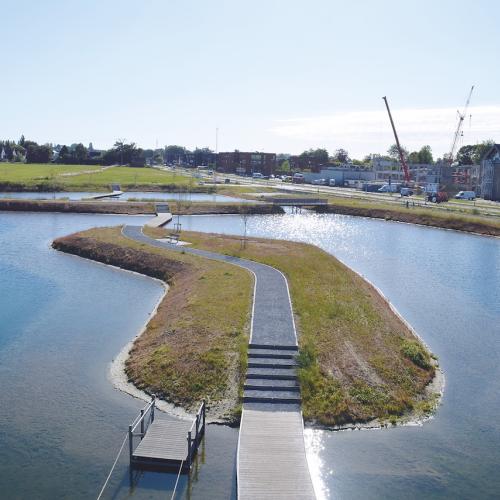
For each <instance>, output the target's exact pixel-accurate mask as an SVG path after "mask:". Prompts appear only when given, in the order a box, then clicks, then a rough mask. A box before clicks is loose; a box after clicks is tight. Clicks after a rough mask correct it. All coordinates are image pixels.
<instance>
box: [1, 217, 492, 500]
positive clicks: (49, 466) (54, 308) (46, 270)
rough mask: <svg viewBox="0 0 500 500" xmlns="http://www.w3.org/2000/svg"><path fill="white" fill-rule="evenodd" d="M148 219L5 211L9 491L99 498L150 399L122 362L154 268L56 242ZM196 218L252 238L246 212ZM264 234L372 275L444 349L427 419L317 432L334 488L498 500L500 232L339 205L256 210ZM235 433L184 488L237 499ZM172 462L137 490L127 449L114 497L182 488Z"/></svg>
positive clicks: (323, 472)
mask: <svg viewBox="0 0 500 500" xmlns="http://www.w3.org/2000/svg"><path fill="white" fill-rule="evenodd" d="M146 219H147V218H144V217H125V216H98V215H80V214H20V213H19V214H16V213H0V287H1V288H0V289H1V290H2V301H1V306H0V325H1V326H0V328H1V330H0V381H1V384H2V390H1V391H0V408H1V409H2V411H1V412H0V449H1V450H2V451H1V453H0V497H2V498H8V499H11V498H37V499H38V498H40V499H53V498H71V499H73V498H76V499H79V498H95V497H96V494H97V492H98V490H99V488H100V486H101V484H102V481H103V480H104V478H105V476H106V474H107V472H108V470H109V467H110V466H111V464H112V462H113V460H114V457H115V454H116V451H117V449H118V447H119V445H120V444H121V440H122V439H123V436H124V431H125V429H126V428H127V425H128V424H129V423H130V421H131V420H132V419H133V418H134V417H135V415H136V412H137V410H138V409H139V408H140V407H141V406H142V405H143V403H142V402H139V401H137V400H134V399H133V398H131V397H130V396H128V395H126V394H122V393H120V392H118V391H116V390H114V389H113V387H112V386H111V384H110V383H109V382H108V380H107V372H108V366H109V362H110V360H111V359H112V358H113V357H114V356H115V355H116V354H117V353H118V352H119V351H120V349H121V348H122V347H123V345H124V344H125V343H126V342H128V341H129V340H130V339H131V338H133V337H134V336H135V334H136V333H137V331H138V330H139V329H140V327H141V326H142V324H143V323H144V322H145V320H146V319H147V316H148V312H149V311H150V310H151V309H152V307H153V306H154V304H155V303H156V301H157V299H158V297H159V296H160V294H161V287H160V286H159V285H158V284H157V282H154V281H152V280H150V279H148V278H145V277H141V276H138V275H134V274H131V273H124V272H122V271H120V270H115V269H112V268H108V267H105V266H102V265H98V264H95V263H92V262H89V261H85V260H82V259H78V258H76V257H73V256H69V255H65V254H62V253H59V252H56V251H53V250H51V249H50V242H51V241H52V240H53V239H54V238H55V237H57V236H60V235H64V234H68V233H71V232H74V231H76V230H81V229H85V228H88V227H94V226H110V225H117V224H121V223H124V222H128V223H141V222H142V221H144V220H146ZM181 223H182V227H183V229H193V230H200V231H215V232H225V233H231V234H241V232H242V229H243V223H242V220H241V218H240V217H239V216H198V217H182V218H181ZM248 232H249V234H252V235H259V236H268V237H274V238H284V239H295V240H302V241H307V242H312V243H315V244H317V245H319V246H321V247H322V248H324V249H325V250H327V251H329V252H332V253H334V254H335V255H337V256H338V257H339V258H341V259H342V260H343V261H344V262H346V263H347V264H348V265H349V266H351V267H353V268H354V269H356V270H357V271H359V272H361V273H363V274H364V275H365V276H367V277H368V278H369V279H370V280H371V281H373V282H374V283H375V284H376V285H377V286H379V287H380V288H381V289H382V290H383V292H384V293H385V294H386V295H387V296H388V297H389V298H390V300H391V302H392V303H394V304H395V305H396V307H397V308H398V309H399V310H400V311H401V313H402V314H403V315H404V316H405V317H406V318H407V319H408V320H409V321H410V323H412V325H413V326H414V327H415V328H416V329H417V331H418V332H419V333H420V334H421V335H422V336H423V338H424V339H425V341H426V342H427V343H428V344H429V345H430V347H431V349H432V350H433V351H434V352H435V353H436V354H437V355H438V356H439V359H440V364H441V366H442V367H443V369H444V372H445V374H446V383H447V385H446V391H445V397H444V400H443V404H442V406H441V408H440V410H439V412H438V414H437V415H436V417H435V418H434V419H433V420H431V421H429V422H427V423H425V424H424V426H423V427H405V428H397V429H388V430H383V431H382V430H378V431H356V432H341V433H331V432H327V431H317V430H310V429H308V430H306V439H307V444H308V456H309V459H310V461H311V464H312V466H313V467H312V468H313V476H314V478H315V481H316V485H317V487H318V488H320V489H321V490H322V492H323V496H325V497H331V498H348V499H351V498H354V499H358V498H359V499H361V498H363V499H365V498H380V499H386V498H402V497H405V498H495V497H496V498H498V497H499V496H500V495H499V492H500V477H499V474H498V471H499V470H500V459H499V457H500V452H499V451H498V449H499V448H500V423H499V420H498V411H499V409H500V373H499V372H500V329H499V327H498V324H499V321H500V286H499V283H500V241H499V240H495V239H489V238H485V237H477V236H472V235H466V234H460V233H456V232H451V231H443V230H435V229H429V228H420V227H416V226H411V225H405V224H396V223H387V222H383V221H377V220H370V219H362V218H353V217H347V216H337V215H312V214H311V215H304V214H303V215H285V216H256V217H251V218H249V222H248ZM237 437H238V434H237V430H236V429H230V428H227V427H219V426H210V427H209V429H208V431H207V436H206V442H205V449H204V454H203V459H204V463H203V464H202V465H201V466H200V467H199V469H198V470H197V472H196V473H195V474H193V475H192V476H191V479H190V482H188V478H187V477H184V476H183V477H182V478H181V481H180V485H179V488H180V491H181V494H180V495H179V497H178V498H182V497H184V498H200V499H204V498H234V496H235V490H234V488H235V482H234V474H235V455H236V448H237ZM174 482H175V475H174V474H154V473H146V474H144V475H142V476H141V477H140V478H139V485H138V486H137V487H136V488H135V489H134V490H133V491H129V488H128V473H127V457H126V453H125V454H124V457H123V459H122V460H121V461H120V462H119V464H118V466H117V469H116V471H115V473H114V475H113V478H112V482H111V484H110V489H109V491H108V492H107V496H106V498H111V497H113V498H125V497H129V496H130V497H132V498H134V499H141V500H142V499H143V498H153V499H155V498H168V497H169V496H170V494H169V492H171V490H172V488H173V484H174Z"/></svg>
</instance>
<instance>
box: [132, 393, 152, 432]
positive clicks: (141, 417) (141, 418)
mask: <svg viewBox="0 0 500 500" xmlns="http://www.w3.org/2000/svg"><path fill="white" fill-rule="evenodd" d="M155 399H156V398H155V396H153V399H152V400H151V401H150V402H149V403H148V404H147V405H146V406H145V407H144V408H143V409H142V410H141V413H140V414H139V416H138V417H137V418H136V420H134V422H132V425H131V431H132V432H134V431H135V429H136V427H137V426H138V425H139V424H140V423H141V421H144V419H145V416H146V414H147V413H148V412H149V411H150V410H151V409H152V408H153V407H154V405H155ZM151 413H152V412H151ZM151 413H150V415H151Z"/></svg>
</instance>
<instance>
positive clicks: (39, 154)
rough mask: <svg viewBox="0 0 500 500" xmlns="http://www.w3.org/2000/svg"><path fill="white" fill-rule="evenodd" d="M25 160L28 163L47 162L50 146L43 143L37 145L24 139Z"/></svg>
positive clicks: (49, 155)
mask: <svg viewBox="0 0 500 500" xmlns="http://www.w3.org/2000/svg"><path fill="white" fill-rule="evenodd" d="M24 144H25V145H27V146H26V161H27V162H28V163H48V162H49V161H50V158H51V156H52V148H51V147H50V146H49V145H47V144H45V145H44V146H39V145H38V144H37V143H36V142H33V141H25V143H24Z"/></svg>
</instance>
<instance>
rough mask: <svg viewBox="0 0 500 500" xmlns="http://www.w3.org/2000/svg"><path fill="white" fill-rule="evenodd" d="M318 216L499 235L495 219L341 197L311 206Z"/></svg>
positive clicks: (499, 230) (499, 221)
mask: <svg viewBox="0 0 500 500" xmlns="http://www.w3.org/2000/svg"><path fill="white" fill-rule="evenodd" d="M315 210H316V212H318V213H336V214H344V215H355V216H361V217H372V218H377V219H385V220H392V221H398V222H407V223H410V224H421V225H424V226H433V227H440V228H444V229H454V230H457V231H465V232H468V233H478V234H484V235H488V236H500V220H499V218H498V217H481V216H475V215H469V214H467V213H465V210H464V213H457V212H447V211H444V210H440V209H438V208H434V207H432V208H423V207H412V206H410V207H409V208H406V207H405V206H403V205H396V206H394V205H390V204H384V203H378V202H372V201H364V200H363V201H361V200H353V199H349V200H347V199H344V198H334V199H333V198H330V199H329V204H328V205H327V206H319V207H315Z"/></svg>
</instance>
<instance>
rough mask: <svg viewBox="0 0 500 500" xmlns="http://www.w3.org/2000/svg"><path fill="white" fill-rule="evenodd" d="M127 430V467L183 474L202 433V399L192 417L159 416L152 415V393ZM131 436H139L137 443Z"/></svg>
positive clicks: (203, 419)
mask: <svg viewBox="0 0 500 500" xmlns="http://www.w3.org/2000/svg"><path fill="white" fill-rule="evenodd" d="M128 432H129V456H130V467H131V468H135V469H146V470H161V471H173V472H178V471H180V472H181V473H183V474H186V473H188V472H189V471H190V470H191V465H192V463H193V459H194V457H195V455H196V453H197V451H198V447H199V445H200V442H201V439H202V438H203V435H204V434H205V403H204V402H203V403H202V404H201V406H200V409H199V411H198V413H197V414H196V417H195V418H194V420H192V421H189V420H173V419H162V418H157V417H156V416H155V398H154V397H153V400H152V401H151V402H150V403H148V404H147V405H146V406H145V407H144V408H143V409H142V410H141V413H140V415H139V417H138V418H137V419H136V420H135V421H134V422H133V423H132V425H130V426H129V431H128ZM134 438H140V441H139V443H138V444H137V446H136V445H135V442H134Z"/></svg>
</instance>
